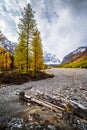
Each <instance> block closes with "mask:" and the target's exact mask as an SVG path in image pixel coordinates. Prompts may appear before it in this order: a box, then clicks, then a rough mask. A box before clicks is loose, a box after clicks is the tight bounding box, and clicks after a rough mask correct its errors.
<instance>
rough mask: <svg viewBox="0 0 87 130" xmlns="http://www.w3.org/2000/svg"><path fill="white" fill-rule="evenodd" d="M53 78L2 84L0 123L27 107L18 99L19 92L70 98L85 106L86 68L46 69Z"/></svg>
mask: <svg viewBox="0 0 87 130" xmlns="http://www.w3.org/2000/svg"><path fill="white" fill-rule="evenodd" d="M46 72H47V73H50V74H54V78H48V79H44V80H39V81H30V82H28V83H24V84H22V85H3V87H2V88H1V89H0V125H2V124H6V122H7V120H10V119H11V118H14V117H18V114H19V113H22V112H24V111H26V110H27V109H28V107H29V106H27V105H23V104H22V103H20V101H19V95H18V94H19V92H21V91H25V92H26V93H28V92H29V91H31V92H32V93H33V94H35V93H37V92H40V93H44V94H50V95H56V96H60V97H63V98H65V99H72V100H74V101H76V102H77V103H80V104H82V105H84V106H85V107H87V69H59V68H55V69H48V70H46Z"/></svg>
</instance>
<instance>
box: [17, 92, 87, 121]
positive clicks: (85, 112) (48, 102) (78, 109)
mask: <svg viewBox="0 0 87 130" xmlns="http://www.w3.org/2000/svg"><path fill="white" fill-rule="evenodd" d="M19 97H20V99H22V100H24V101H26V102H31V103H36V104H39V105H41V106H44V107H47V108H49V109H51V110H53V111H55V112H59V113H61V116H62V113H63V112H65V111H66V113H67V111H70V112H71V113H73V116H77V117H78V118H80V119H84V120H86V121H87V108H86V107H84V106H83V105H81V104H78V103H76V102H75V101H72V100H66V99H63V98H56V97H54V96H48V95H43V94H42V95H38V96H37V97H35V96H32V95H29V96H28V95H26V94H25V93H24V92H21V93H20V94H19ZM67 104H68V105H69V106H67ZM69 107H70V108H69Z"/></svg>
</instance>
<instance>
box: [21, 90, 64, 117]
mask: <svg viewBox="0 0 87 130" xmlns="http://www.w3.org/2000/svg"><path fill="white" fill-rule="evenodd" d="M19 98H20V99H22V100H24V101H26V102H31V103H36V104H38V105H41V106H44V107H47V108H49V109H51V110H53V111H55V112H57V114H58V113H59V116H61V117H62V111H64V109H63V108H61V107H59V106H56V105H54V104H52V103H50V102H48V101H44V100H41V99H38V98H37V97H35V96H32V95H31V96H28V95H26V94H25V93H24V92H21V93H20V94H19Z"/></svg>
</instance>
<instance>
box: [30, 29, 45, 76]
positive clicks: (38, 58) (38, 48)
mask: <svg viewBox="0 0 87 130" xmlns="http://www.w3.org/2000/svg"><path fill="white" fill-rule="evenodd" d="M32 52H33V63H34V76H37V72H38V71H39V70H41V69H43V63H44V61H43V51H42V44H41V38H40V33H39V31H38V30H37V31H36V32H35V33H34V38H33V41H32Z"/></svg>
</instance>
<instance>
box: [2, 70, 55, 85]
mask: <svg viewBox="0 0 87 130" xmlns="http://www.w3.org/2000/svg"><path fill="white" fill-rule="evenodd" d="M53 77H54V75H52V74H46V73H45V72H38V73H37V76H36V77H34V76H32V74H31V73H29V72H28V73H17V72H11V73H9V72H8V73H0V84H23V83H25V82H29V81H35V80H42V79H46V78H53Z"/></svg>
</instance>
